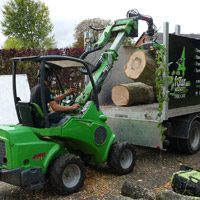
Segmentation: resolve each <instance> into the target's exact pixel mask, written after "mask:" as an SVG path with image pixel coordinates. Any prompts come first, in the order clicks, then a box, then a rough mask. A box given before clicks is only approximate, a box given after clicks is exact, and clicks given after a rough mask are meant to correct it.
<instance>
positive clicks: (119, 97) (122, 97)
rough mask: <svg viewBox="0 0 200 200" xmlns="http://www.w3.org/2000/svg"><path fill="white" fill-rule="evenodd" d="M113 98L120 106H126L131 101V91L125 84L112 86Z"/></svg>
mask: <svg viewBox="0 0 200 200" xmlns="http://www.w3.org/2000/svg"><path fill="white" fill-rule="evenodd" d="M112 100H113V102H114V103H115V104H116V105H118V106H126V105H128V103H129V91H128V89H127V88H126V87H125V86H123V85H117V86H115V87H113V88H112Z"/></svg>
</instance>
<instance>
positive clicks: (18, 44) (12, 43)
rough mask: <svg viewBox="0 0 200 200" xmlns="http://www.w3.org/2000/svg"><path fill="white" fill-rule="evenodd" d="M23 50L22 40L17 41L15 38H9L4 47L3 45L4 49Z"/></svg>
mask: <svg viewBox="0 0 200 200" xmlns="http://www.w3.org/2000/svg"><path fill="white" fill-rule="evenodd" d="M11 48H14V49H22V48H23V42H22V41H21V40H20V39H16V38H14V37H10V38H8V39H7V40H6V41H5V43H4V45H3V49H11Z"/></svg>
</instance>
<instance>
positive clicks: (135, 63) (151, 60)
mask: <svg viewBox="0 0 200 200" xmlns="http://www.w3.org/2000/svg"><path fill="white" fill-rule="evenodd" d="M156 68H157V63H156V59H155V51H150V50H148V51H147V50H138V51H136V52H134V53H133V54H132V55H131V57H130V59H129V61H128V63H127V64H126V65H125V66H124V71H125V74H126V76H127V77H128V78H130V79H132V80H134V81H138V82H142V83H145V84H147V85H150V86H154V85H155V70H156Z"/></svg>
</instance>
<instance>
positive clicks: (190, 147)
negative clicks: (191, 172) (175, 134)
mask: <svg viewBox="0 0 200 200" xmlns="http://www.w3.org/2000/svg"><path fill="white" fill-rule="evenodd" d="M178 145H179V149H180V150H181V151H182V152H185V153H188V154H194V153H196V152H197V151H198V150H199V149H200V122H199V121H197V120H194V121H192V122H191V124H190V126H189V129H188V138H187V139H179V140H178Z"/></svg>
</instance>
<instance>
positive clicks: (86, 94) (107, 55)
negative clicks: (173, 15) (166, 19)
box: [76, 10, 155, 105]
mask: <svg viewBox="0 0 200 200" xmlns="http://www.w3.org/2000/svg"><path fill="white" fill-rule="evenodd" d="M139 20H144V21H146V22H147V24H148V29H147V31H146V34H147V35H149V36H153V35H154V33H155V26H154V24H153V20H152V18H151V17H148V16H144V15H141V14H140V13H139V12H137V11H136V10H130V11H128V12H127V18H125V19H119V20H116V21H115V22H114V23H113V24H112V25H108V26H107V27H106V28H105V30H104V31H103V33H102V35H101V37H100V38H99V40H98V41H97V42H96V43H94V45H93V48H94V50H91V51H90V52H91V53H92V52H94V51H95V50H99V49H101V48H103V47H104V46H105V45H106V44H107V43H108V42H110V41H111V39H113V38H114V40H113V42H112V44H111V46H110V48H109V49H107V50H105V51H104V52H103V53H102V54H101V56H100V58H99V60H98V62H97V64H96V65H95V67H94V68H93V69H92V75H93V79H94V82H95V85H96V89H97V93H99V92H100V91H101V86H102V84H103V82H104V80H105V79H106V77H107V75H108V74H109V72H110V70H111V69H112V67H113V63H114V61H115V60H117V57H118V54H117V52H118V50H119V48H120V46H121V44H122V43H123V41H124V39H125V37H137V36H138V21H139ZM90 52H85V53H84V54H83V55H82V57H81V58H82V59H84V58H85V57H86V56H87V55H88V54H89V53H90ZM90 98H92V85H91V83H88V84H87V85H86V87H85V90H84V91H83V92H82V93H81V95H80V96H78V97H77V99H76V102H77V103H79V104H81V105H85V103H86V102H87V101H88V100H89V99H90Z"/></svg>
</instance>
